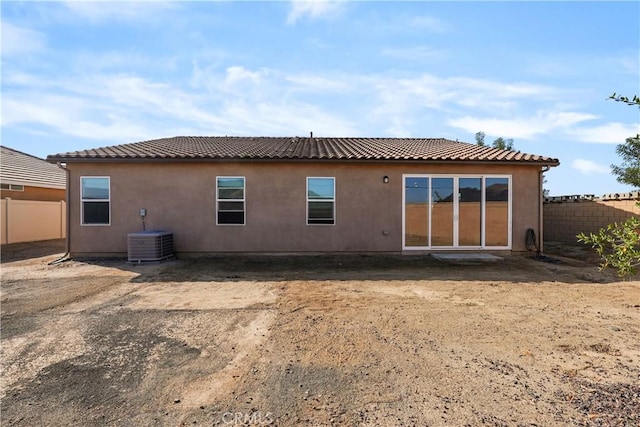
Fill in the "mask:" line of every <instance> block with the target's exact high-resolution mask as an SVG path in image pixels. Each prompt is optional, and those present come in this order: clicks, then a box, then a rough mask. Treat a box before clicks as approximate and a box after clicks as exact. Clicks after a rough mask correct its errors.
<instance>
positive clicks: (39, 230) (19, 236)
mask: <svg viewBox="0 0 640 427" xmlns="http://www.w3.org/2000/svg"><path fill="white" fill-rule="evenodd" d="M0 202H1V204H0V237H1V241H2V242H1V243H2V244H3V245H4V244H7V243H20V242H34V241H37V240H51V239H62V238H65V237H66V236H67V230H66V224H67V222H66V215H67V207H66V204H65V202H64V201H60V202H40V201H35V200H12V199H10V198H6V199H2V200H0Z"/></svg>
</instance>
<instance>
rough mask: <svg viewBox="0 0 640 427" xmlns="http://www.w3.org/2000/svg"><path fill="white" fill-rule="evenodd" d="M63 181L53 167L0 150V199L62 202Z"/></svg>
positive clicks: (6, 148)
mask: <svg viewBox="0 0 640 427" xmlns="http://www.w3.org/2000/svg"><path fill="white" fill-rule="evenodd" d="M65 179H66V177H65V173H64V171H63V170H62V169H60V168H58V167H57V166H56V165H52V164H51V163H48V162H47V161H45V160H44V159H41V158H39V157H36V156H32V155H31V154H27V153H23V152H21V151H18V150H14V149H12V148H9V147H5V146H4V145H2V146H0V198H2V199H4V198H7V197H9V198H11V199H14V200H38V201H45V202H59V201H61V200H65V188H66V183H65Z"/></svg>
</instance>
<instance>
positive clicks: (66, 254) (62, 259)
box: [49, 162, 71, 265]
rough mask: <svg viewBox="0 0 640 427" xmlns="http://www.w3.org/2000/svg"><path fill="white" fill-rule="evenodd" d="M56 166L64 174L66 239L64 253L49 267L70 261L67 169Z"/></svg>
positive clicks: (59, 164)
mask: <svg viewBox="0 0 640 427" xmlns="http://www.w3.org/2000/svg"><path fill="white" fill-rule="evenodd" d="M56 166H58V167H59V168H60V169H62V170H63V171H64V172H65V174H64V175H65V195H64V198H65V203H66V209H65V210H66V212H65V214H66V215H65V223H66V228H67V238H66V239H65V252H64V255H62V256H61V257H60V258H58V259H56V260H54V261H51V262H50V263H49V265H55V264H60V263H61V262H65V261H69V260H71V215H70V214H69V199H70V194H71V192H70V191H69V182H70V179H69V174H70V172H69V169H67V167H66V166H62V163H61V162H56Z"/></svg>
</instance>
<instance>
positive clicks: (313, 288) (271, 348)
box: [0, 243, 640, 427]
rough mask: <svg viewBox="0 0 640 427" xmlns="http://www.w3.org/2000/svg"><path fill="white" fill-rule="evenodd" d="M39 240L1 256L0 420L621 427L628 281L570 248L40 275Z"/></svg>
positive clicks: (99, 268) (230, 260) (47, 256)
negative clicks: (475, 259) (476, 256)
mask: <svg viewBox="0 0 640 427" xmlns="http://www.w3.org/2000/svg"><path fill="white" fill-rule="evenodd" d="M56 244H57V243H54V244H50V245H49V246H47V245H46V244H43V245H41V246H37V247H35V248H34V247H33V245H32V246H31V247H29V246H24V245H23V246H21V245H12V247H6V248H3V253H2V296H1V301H2V306H1V309H2V336H1V339H2V346H1V356H2V360H1V368H2V383H1V389H0V393H1V396H2V407H1V409H2V412H1V419H0V422H1V424H2V425H3V426H45V425H46V426H72V425H82V426H98V425H100V426H103V425H116V426H143V425H152V426H153V425H158V426H165V425H166V426H181V425H185V426H191V425H196V426H198V425H203V426H212V425H214V426H225V425H227V426H237V425H274V426H294V425H304V426H329V425H339V426H343V425H346V426H441V425H442V426H444V425H446V426H464V425H469V426H475V425H489V426H534V425H537V426H549V425H580V426H583V425H587V426H633V427H637V426H638V425H640V339H639V338H638V337H639V336H640V283H639V282H638V281H631V282H618V281H616V280H617V279H616V277H615V275H613V274H609V273H600V272H598V270H597V268H596V267H595V263H594V259H593V256H591V255H590V254H589V253H588V252H585V251H582V250H580V249H575V248H573V249H567V248H563V247H562V246H559V245H557V246H553V245H549V248H548V249H549V250H550V251H552V252H555V254H551V255H552V256H554V257H557V258H558V259H559V260H561V261H562V263H561V264H552V263H546V262H541V261H537V260H533V259H530V258H528V257H524V256H510V257H506V258H505V259H504V260H503V261H500V262H497V263H492V264H465V265H459V264H447V263H442V262H439V261H436V260H434V259H432V258H430V257H426V256H364V255H348V256H347V255H343V256H304V257H303V256H295V257H286V256H273V257H266V256H265V257H257V256H252V257H239V256H238V257H213V258H201V259H180V260H172V261H169V262H164V263H161V264H152V265H135V264H128V263H126V262H124V261H122V260H110V261H99V262H89V261H85V262H80V261H70V262H65V263H61V264H58V265H48V262H50V261H52V260H54V259H56V258H57V256H59V254H57V255H56V253H57V252H60V250H61V247H59V246H56ZM560 254H563V255H565V256H568V257H564V256H560Z"/></svg>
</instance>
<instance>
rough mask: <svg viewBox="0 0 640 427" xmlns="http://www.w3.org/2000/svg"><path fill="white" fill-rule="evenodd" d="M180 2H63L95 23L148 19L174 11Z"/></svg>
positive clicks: (143, 0)
mask: <svg viewBox="0 0 640 427" xmlns="http://www.w3.org/2000/svg"><path fill="white" fill-rule="evenodd" d="M178 3H179V2H162V1H154V0H138V1H136V2H129V1H126V2H125V1H107V0H102V1H90V2H89V1H77V0H70V1H64V2H63V3H62V4H63V5H64V7H65V8H66V9H67V11H68V12H71V14H72V15H73V16H75V17H81V18H82V19H85V20H88V21H90V22H93V23H97V22H104V21H109V20H116V21H133V22H139V21H140V20H144V21H147V20H149V19H152V18H154V17H155V15H156V14H157V13H160V12H164V11H172V10H174V9H175V8H176V7H178Z"/></svg>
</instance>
